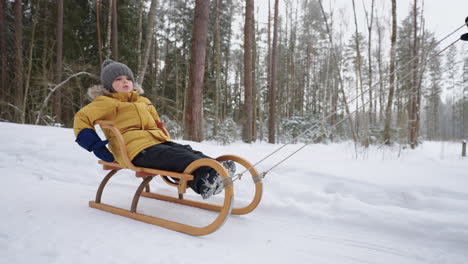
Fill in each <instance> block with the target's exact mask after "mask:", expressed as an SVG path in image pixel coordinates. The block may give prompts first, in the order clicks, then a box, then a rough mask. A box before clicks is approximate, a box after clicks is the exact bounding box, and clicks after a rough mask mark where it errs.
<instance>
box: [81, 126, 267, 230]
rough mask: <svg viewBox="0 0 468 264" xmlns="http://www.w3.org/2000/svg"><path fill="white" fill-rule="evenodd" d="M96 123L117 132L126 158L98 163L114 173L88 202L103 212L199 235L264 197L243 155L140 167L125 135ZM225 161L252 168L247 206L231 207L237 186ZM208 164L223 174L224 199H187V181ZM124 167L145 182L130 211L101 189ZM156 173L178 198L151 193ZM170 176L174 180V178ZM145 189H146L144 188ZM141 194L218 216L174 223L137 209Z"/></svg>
mask: <svg viewBox="0 0 468 264" xmlns="http://www.w3.org/2000/svg"><path fill="white" fill-rule="evenodd" d="M95 124H98V125H100V126H101V127H102V128H104V129H109V130H110V131H111V132H112V133H113V134H114V136H115V137H116V139H117V141H118V144H119V148H120V151H121V155H122V157H123V159H124V164H119V163H117V162H105V161H102V160H100V161H99V162H98V163H99V164H101V165H103V169H104V170H111V172H109V173H108V174H107V176H106V177H105V178H104V179H103V181H102V182H101V184H100V186H99V188H98V191H97V194H96V200H95V201H90V202H89V206H90V207H92V208H96V209H99V210H102V211H106V212H109V213H112V214H116V215H120V216H124V217H127V218H131V219H134V220H138V221H141V222H145V223H149V224H153V225H157V226H161V227H164V228H168V229H171V230H175V231H179V232H183V233H187V234H190V235H195V236H200V235H207V234H210V233H212V232H214V231H216V230H217V229H219V228H220V227H221V226H222V225H223V224H224V223H225V221H226V220H227V218H228V217H229V215H230V214H231V213H232V214H247V213H249V212H251V211H253V210H254V209H255V208H256V207H257V206H258V204H259V202H260V200H261V196H262V182H261V179H260V180H258V179H259V178H258V173H257V171H256V170H255V168H253V167H252V165H251V164H250V163H249V162H248V161H246V160H245V159H243V158H241V157H238V156H234V155H224V156H221V157H218V158H217V159H216V160H213V159H208V158H203V159H199V160H196V161H194V162H192V163H190V164H189V166H188V167H187V168H186V169H185V170H184V172H182V173H178V172H172V171H164V170H156V169H151V168H143V167H138V166H135V165H133V164H132V163H131V161H130V159H129V158H128V152H127V150H126V146H125V142H124V139H123V136H122V134H121V133H120V131H119V130H118V129H117V128H116V127H115V126H114V124H113V122H112V121H102V120H99V121H96V123H95ZM224 160H233V161H234V162H237V163H239V164H241V165H242V166H244V167H245V168H249V173H250V174H251V175H252V178H253V179H254V183H255V195H254V199H253V200H252V201H251V202H250V204H248V205H247V206H245V207H242V208H234V209H233V208H232V207H233V198H234V188H233V183H232V180H231V179H230V177H229V176H228V172H227V170H226V168H224V166H222V165H221V163H220V162H221V161H224ZM205 166H207V167H211V168H212V169H214V170H216V171H217V172H218V174H219V175H220V176H221V178H222V179H223V182H224V185H225V186H224V201H223V203H222V204H221V205H218V204H211V203H206V202H200V201H195V200H189V199H184V196H183V194H184V193H185V192H186V189H187V188H188V182H189V181H191V180H193V178H194V176H193V175H192V173H193V172H194V171H195V170H197V169H198V168H200V167H205ZM122 169H130V170H132V171H134V172H135V176H136V177H139V178H142V179H143V182H142V183H141V184H140V186H139V187H138V188H137V190H136V192H135V195H134V197H133V202H132V205H131V209H130V210H126V209H123V208H119V207H116V206H113V205H110V204H105V203H102V202H101V196H102V192H103V190H104V188H105V186H106V184H107V182H108V181H109V180H110V178H111V177H112V176H113V175H114V174H115V173H116V172H118V171H120V170H122ZM154 176H161V177H162V178H163V180H164V181H165V182H166V183H167V184H169V185H170V186H174V187H176V188H177V190H178V198H175V197H172V196H167V195H162V194H157V193H153V192H150V188H149V184H150V181H151V180H152V179H153V177H154ZM168 177H169V178H168ZM171 178H173V179H175V180H172V179H171ZM144 189H145V190H146V191H143V190H144ZM141 196H143V197H148V198H153V199H158V200H163V201H169V202H174V203H178V204H182V205H187V206H191V207H195V208H200V209H205V210H211V211H216V212H218V215H217V217H216V218H215V220H213V222H211V223H210V224H208V225H206V226H203V227H198V226H191V225H188V224H183V223H179V222H174V221H170V220H166V219H162V218H158V217H155V216H150V215H146V214H142V213H139V212H137V205H138V200H139V199H140V197H141Z"/></svg>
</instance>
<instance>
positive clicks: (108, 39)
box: [106, 0, 114, 58]
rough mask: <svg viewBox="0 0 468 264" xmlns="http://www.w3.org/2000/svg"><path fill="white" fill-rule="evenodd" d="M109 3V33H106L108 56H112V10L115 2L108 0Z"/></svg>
mask: <svg viewBox="0 0 468 264" xmlns="http://www.w3.org/2000/svg"><path fill="white" fill-rule="evenodd" d="M107 2H108V3H109V13H108V15H107V34H106V51H107V52H106V54H107V56H106V58H110V56H111V52H112V49H111V36H112V11H113V7H112V6H113V4H112V3H113V2H114V0H108V1H107Z"/></svg>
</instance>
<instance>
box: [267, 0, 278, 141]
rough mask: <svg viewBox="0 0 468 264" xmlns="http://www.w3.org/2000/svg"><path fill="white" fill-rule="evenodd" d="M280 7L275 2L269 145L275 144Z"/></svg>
mask: <svg viewBox="0 0 468 264" xmlns="http://www.w3.org/2000/svg"><path fill="white" fill-rule="evenodd" d="M278 5H279V1H278V0H275V7H274V8H275V14H274V16H273V43H272V48H271V81H270V83H271V85H270V87H269V88H270V89H269V92H268V94H269V99H270V102H269V111H270V116H269V117H268V143H271V144H274V143H275V126H276V120H275V119H276V47H277V45H278Z"/></svg>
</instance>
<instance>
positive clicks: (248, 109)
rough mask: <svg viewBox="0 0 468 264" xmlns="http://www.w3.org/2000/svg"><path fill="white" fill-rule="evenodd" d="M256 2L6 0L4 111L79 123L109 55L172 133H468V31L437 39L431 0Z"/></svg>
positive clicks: (320, 138) (1, 26)
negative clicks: (262, 14) (455, 38)
mask: <svg viewBox="0 0 468 264" xmlns="http://www.w3.org/2000/svg"><path fill="white" fill-rule="evenodd" d="M255 2H256V1H255V0H246V1H241V0H223V1H221V0H212V1H209V0H142V1H136V0H119V1H117V0H87V1H63V0H35V1H32V0H16V1H9V0H2V1H0V52H1V86H0V93H1V95H0V120H1V121H6V122H15V123H25V124H36V125H49V126H61V127H71V126H72V124H73V117H74V114H75V113H76V112H77V111H78V110H79V109H80V108H82V107H83V106H85V105H86V104H88V103H89V102H90V101H89V99H88V98H87V95H86V93H87V89H88V87H90V86H92V85H94V84H98V83H99V82H100V80H99V73H100V65H101V63H102V61H103V60H104V59H106V58H111V59H113V60H117V61H120V62H123V63H125V64H127V65H129V66H130V68H131V69H132V70H133V72H134V74H135V76H136V82H138V83H140V84H142V87H143V88H144V89H145V94H144V95H145V96H146V97H148V98H149V99H150V100H151V101H152V102H153V103H154V104H155V105H156V108H157V109H158V112H159V114H160V115H161V117H162V119H163V121H164V122H165V123H166V127H167V129H168V130H169V132H170V134H171V135H172V136H173V137H181V138H182V137H183V138H184V139H187V140H193V141H202V140H214V141H219V142H221V143H224V144H227V143H231V142H234V141H236V140H240V139H241V140H243V141H244V142H247V143H249V142H254V141H267V142H270V143H282V142H288V141H290V140H293V141H294V143H297V142H332V141H341V140H353V141H354V142H356V143H357V144H360V145H363V146H368V145H370V144H395V143H396V144H402V145H408V146H409V147H412V148H415V147H416V146H417V145H418V144H419V143H420V142H421V141H422V140H444V141H445V140H460V139H466V138H467V137H468V80H467V78H468V55H467V53H466V44H465V43H461V42H458V43H456V44H454V45H449V46H441V45H439V39H437V38H436V36H435V34H434V32H431V30H430V29H429V28H427V27H426V26H425V25H426V24H425V14H424V8H423V7H424V0H412V1H397V0H392V1H390V0H388V1H387V2H389V3H388V6H387V8H385V9H383V8H381V7H380V6H379V3H378V2H380V1H374V0H366V1H356V3H355V1H354V0H352V2H353V10H351V12H350V14H351V17H350V21H352V23H350V24H349V25H344V24H346V23H347V22H345V20H344V19H343V17H342V12H343V10H340V9H339V8H334V7H332V6H331V3H330V2H329V1H328V0H282V1H279V0H270V1H268V2H267V4H268V5H267V6H261V7H259V6H258V4H257V3H255ZM396 5H408V6H409V7H410V8H408V10H410V12H409V13H407V14H405V15H404V16H403V17H402V16H400V17H396ZM259 9H264V10H268V11H267V14H268V18H267V20H266V21H267V23H263V22H259V19H258V18H259ZM356 9H360V11H364V14H365V17H364V20H363V19H361V18H358V17H357V15H356ZM362 9H364V10H362ZM348 11H349V10H348ZM353 15H354V16H353ZM340 19H343V20H340ZM461 19H463V18H461ZM362 21H365V23H366V24H365V25H364V27H365V28H366V29H367V30H366V31H362V30H359V29H360V28H362V26H363V25H360V26H361V27H358V24H360V23H362ZM458 26H461V27H460V28H462V27H463V28H464V29H465V30H466V27H464V25H463V21H460V25H454V26H453V29H454V30H455V29H457V27H458ZM460 28H459V29H460ZM448 33H450V32H447V34H448ZM195 54H197V56H200V55H201V56H202V57H201V58H202V59H201V62H200V60H198V61H196V60H195V57H196V56H194V55H195ZM203 58H204V59H203ZM197 75H201V76H202V77H203V78H202V83H201V85H197V84H196V76H197Z"/></svg>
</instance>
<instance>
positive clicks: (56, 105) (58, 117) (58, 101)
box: [54, 0, 63, 123]
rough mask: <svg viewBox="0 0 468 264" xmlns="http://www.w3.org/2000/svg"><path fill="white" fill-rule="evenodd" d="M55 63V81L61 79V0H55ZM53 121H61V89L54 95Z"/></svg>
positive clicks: (57, 81)
mask: <svg viewBox="0 0 468 264" xmlns="http://www.w3.org/2000/svg"><path fill="white" fill-rule="evenodd" d="M55 52H56V64H55V67H56V68H55V83H60V82H61V81H62V68H63V66H62V57H63V0H57V46H56V51H55ZM54 112H55V121H56V122H57V123H62V90H58V91H57V92H56V93H55V96H54Z"/></svg>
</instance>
